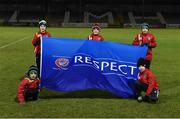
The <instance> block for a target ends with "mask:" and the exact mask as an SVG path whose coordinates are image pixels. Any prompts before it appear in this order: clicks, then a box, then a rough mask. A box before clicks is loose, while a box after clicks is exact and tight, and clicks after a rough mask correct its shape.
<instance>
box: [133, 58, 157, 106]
mask: <svg viewBox="0 0 180 119" xmlns="http://www.w3.org/2000/svg"><path fill="white" fill-rule="evenodd" d="M137 67H138V68H139V71H140V72H139V74H138V80H137V81H136V83H135V86H136V90H137V100H138V102H142V101H145V102H152V103H156V102H157V101H158V96H159V91H160V88H159V84H158V83H157V81H156V77H155V75H154V74H153V73H152V71H151V70H149V69H147V68H146V61H145V59H143V58H140V59H139V60H138V62H137ZM142 91H144V92H146V94H145V96H141V92H142Z"/></svg>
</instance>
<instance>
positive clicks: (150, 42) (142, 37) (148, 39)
mask: <svg viewBox="0 0 180 119" xmlns="http://www.w3.org/2000/svg"><path fill="white" fill-rule="evenodd" d="M149 28H150V26H149V24H147V23H143V24H141V31H142V32H141V33H139V34H138V35H136V37H135V39H134V40H133V43H132V44H133V45H136V46H144V45H146V46H147V47H148V51H147V54H146V68H148V69H150V65H151V61H152V49H153V48H155V47H156V46H157V43H156V41H155V37H154V35H153V34H151V33H150V31H149Z"/></svg>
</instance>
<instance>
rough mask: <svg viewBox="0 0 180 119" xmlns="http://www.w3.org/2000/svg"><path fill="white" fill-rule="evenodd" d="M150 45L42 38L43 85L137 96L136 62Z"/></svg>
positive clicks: (56, 88)
mask: <svg viewBox="0 0 180 119" xmlns="http://www.w3.org/2000/svg"><path fill="white" fill-rule="evenodd" d="M146 52H147V47H145V46H144V47H139V46H132V45H125V44H120V43H114V42H106V41H105V42H97V41H89V40H80V39H72V38H47V37H46V38H45V37H43V38H42V40H41V80H42V81H41V87H46V88H48V89H51V90H56V91H63V92H68V91H76V90H86V89H99V90H105V91H109V92H111V93H113V94H115V95H117V96H119V97H122V98H131V97H134V96H135V95H136V92H135V88H134V82H135V80H136V78H137V74H138V68H137V67H136V64H137V61H138V59H139V58H140V57H145V55H146Z"/></svg>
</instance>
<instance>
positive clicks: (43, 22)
mask: <svg viewBox="0 0 180 119" xmlns="http://www.w3.org/2000/svg"><path fill="white" fill-rule="evenodd" d="M41 25H45V26H47V22H46V21H45V20H41V21H39V26H41Z"/></svg>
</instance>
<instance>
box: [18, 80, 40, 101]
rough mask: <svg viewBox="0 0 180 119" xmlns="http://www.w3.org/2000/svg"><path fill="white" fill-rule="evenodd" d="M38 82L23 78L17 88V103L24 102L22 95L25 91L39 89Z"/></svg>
mask: <svg viewBox="0 0 180 119" xmlns="http://www.w3.org/2000/svg"><path fill="white" fill-rule="evenodd" d="M39 84H40V80H39V79H35V80H30V79H29V78H28V77H25V78H24V79H23V80H22V81H21V82H20V84H19V87H18V100H19V102H24V93H25V91H26V89H37V88H38V87H39Z"/></svg>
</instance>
